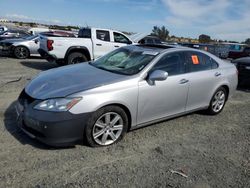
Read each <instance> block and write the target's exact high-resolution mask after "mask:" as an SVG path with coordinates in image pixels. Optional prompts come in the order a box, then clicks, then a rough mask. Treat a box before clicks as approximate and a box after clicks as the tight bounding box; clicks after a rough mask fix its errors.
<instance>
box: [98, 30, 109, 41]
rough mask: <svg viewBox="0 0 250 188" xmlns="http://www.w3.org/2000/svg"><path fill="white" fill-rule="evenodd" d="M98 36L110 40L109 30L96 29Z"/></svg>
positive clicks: (100, 38)
mask: <svg viewBox="0 0 250 188" xmlns="http://www.w3.org/2000/svg"><path fill="white" fill-rule="evenodd" d="M96 38H97V39H99V40H103V41H107V42H110V35H109V31H104V30H96Z"/></svg>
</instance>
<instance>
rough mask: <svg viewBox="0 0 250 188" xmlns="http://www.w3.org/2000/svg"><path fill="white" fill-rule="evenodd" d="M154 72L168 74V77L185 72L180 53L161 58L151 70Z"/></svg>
mask: <svg viewBox="0 0 250 188" xmlns="http://www.w3.org/2000/svg"><path fill="white" fill-rule="evenodd" d="M154 70H163V71H166V72H168V75H169V76H171V75H177V74H182V73H184V72H185V65H184V60H183V58H182V53H171V54H167V55H165V56H164V57H162V58H161V59H160V60H159V61H158V62H157V63H156V64H155V66H154V67H153V68H152V70H151V71H154Z"/></svg>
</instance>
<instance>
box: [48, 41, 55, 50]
mask: <svg viewBox="0 0 250 188" xmlns="http://www.w3.org/2000/svg"><path fill="white" fill-rule="evenodd" d="M53 43H54V41H53V40H47V48H48V51H51V50H53V45H52V44H53Z"/></svg>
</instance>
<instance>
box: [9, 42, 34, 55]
mask: <svg viewBox="0 0 250 188" xmlns="http://www.w3.org/2000/svg"><path fill="white" fill-rule="evenodd" d="M18 47H24V48H26V49H27V50H28V53H29V55H28V57H29V56H30V49H29V47H28V46H25V45H23V44H18V45H16V46H14V45H13V48H12V53H14V52H15V49H16V48H18Z"/></svg>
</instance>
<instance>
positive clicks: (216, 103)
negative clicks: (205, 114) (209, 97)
mask: <svg viewBox="0 0 250 188" xmlns="http://www.w3.org/2000/svg"><path fill="white" fill-rule="evenodd" d="M225 99H226V96H225V93H224V92H223V91H218V92H217V93H216V94H215V95H214V98H213V101H212V109H213V111H214V112H219V111H220V110H221V109H222V108H223V106H224V104H225Z"/></svg>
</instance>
